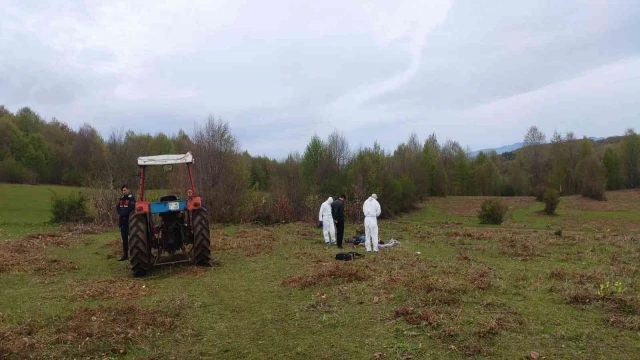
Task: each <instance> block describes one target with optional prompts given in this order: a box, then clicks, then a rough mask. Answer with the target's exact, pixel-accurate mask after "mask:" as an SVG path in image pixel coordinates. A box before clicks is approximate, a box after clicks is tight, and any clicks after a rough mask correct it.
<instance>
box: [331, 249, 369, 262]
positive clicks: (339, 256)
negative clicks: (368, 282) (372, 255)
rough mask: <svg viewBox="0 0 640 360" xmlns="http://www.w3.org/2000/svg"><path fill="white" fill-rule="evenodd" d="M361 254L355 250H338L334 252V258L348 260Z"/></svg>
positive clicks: (361, 255)
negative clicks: (338, 251)
mask: <svg viewBox="0 0 640 360" xmlns="http://www.w3.org/2000/svg"><path fill="white" fill-rule="evenodd" d="M363 256H364V255H363V254H360V253H357V252H355V251H349V252H340V253H337V254H336V260H343V261H350V260H355V259H357V258H359V257H363Z"/></svg>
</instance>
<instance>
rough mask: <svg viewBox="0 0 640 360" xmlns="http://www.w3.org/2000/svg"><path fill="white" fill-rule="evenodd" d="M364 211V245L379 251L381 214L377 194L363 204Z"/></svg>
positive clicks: (368, 249)
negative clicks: (379, 219) (379, 217)
mask: <svg viewBox="0 0 640 360" xmlns="http://www.w3.org/2000/svg"><path fill="white" fill-rule="evenodd" d="M362 211H363V212H364V235H365V242H364V246H365V248H366V250H367V251H371V248H372V245H373V251H376V252H377V251H378V216H380V203H378V200H376V196H375V195H371V196H370V197H369V198H368V199H367V200H366V201H365V202H364V205H362Z"/></svg>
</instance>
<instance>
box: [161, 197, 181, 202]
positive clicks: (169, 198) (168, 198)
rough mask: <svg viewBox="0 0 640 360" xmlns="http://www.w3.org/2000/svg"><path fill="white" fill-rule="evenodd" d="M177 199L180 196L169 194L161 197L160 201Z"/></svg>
mask: <svg viewBox="0 0 640 360" xmlns="http://www.w3.org/2000/svg"><path fill="white" fill-rule="evenodd" d="M176 200H178V197H177V196H175V195H167V196H163V197H161V198H160V202H165V201H176Z"/></svg>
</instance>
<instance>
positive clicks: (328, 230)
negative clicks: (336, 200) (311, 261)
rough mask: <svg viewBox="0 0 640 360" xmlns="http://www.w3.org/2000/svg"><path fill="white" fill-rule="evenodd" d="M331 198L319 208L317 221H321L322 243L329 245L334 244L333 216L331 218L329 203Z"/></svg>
mask: <svg viewBox="0 0 640 360" xmlns="http://www.w3.org/2000/svg"><path fill="white" fill-rule="evenodd" d="M332 202H333V198H332V197H330V198H329V199H327V201H325V202H323V203H322V205H321V206H320V214H319V215H318V221H322V234H323V235H324V243H325V244H327V245H329V244H330V243H331V244H335V243H336V228H335V227H334V225H333V216H331V203H332Z"/></svg>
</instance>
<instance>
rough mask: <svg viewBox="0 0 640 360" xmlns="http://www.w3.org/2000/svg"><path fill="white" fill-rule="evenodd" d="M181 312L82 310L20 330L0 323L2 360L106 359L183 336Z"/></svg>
mask: <svg viewBox="0 0 640 360" xmlns="http://www.w3.org/2000/svg"><path fill="white" fill-rule="evenodd" d="M179 312H180V309H177V308H175V309H174V308H172V309H171V310H170V311H169V310H165V309H146V308H141V307H139V306H135V305H126V306H122V307H111V306H99V307H97V308H87V307H84V308H80V309H77V310H76V311H75V312H73V313H72V314H71V315H70V316H67V317H64V318H52V319H49V320H47V321H34V320H27V321H24V322H22V323H20V324H17V325H11V326H9V325H7V324H6V323H5V322H0V339H2V341H1V342H0V358H3V359H5V358H6V359H28V358H33V359H43V358H52V359H53V358H55V359H60V358H95V357H97V358H104V357H106V356H113V355H118V354H125V353H126V348H127V347H128V346H140V345H143V346H144V345H145V344H146V345H147V346H148V345H150V344H152V343H153V340H154V339H156V338H161V337H163V336H167V335H169V334H176V333H179V334H180V335H181V336H184V337H189V336H194V335H196V333H195V332H193V331H192V330H190V329H183V328H181V327H180V326H179V322H178V320H177V316H178V315H179Z"/></svg>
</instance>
